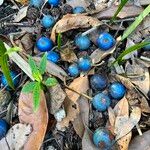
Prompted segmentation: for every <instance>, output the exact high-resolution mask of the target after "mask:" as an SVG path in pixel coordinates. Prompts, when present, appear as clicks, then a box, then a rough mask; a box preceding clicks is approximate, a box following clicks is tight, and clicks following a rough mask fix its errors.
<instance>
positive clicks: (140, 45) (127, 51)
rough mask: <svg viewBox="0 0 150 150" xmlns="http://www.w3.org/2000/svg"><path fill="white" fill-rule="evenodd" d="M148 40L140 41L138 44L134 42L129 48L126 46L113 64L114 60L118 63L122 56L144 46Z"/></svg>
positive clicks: (147, 43)
mask: <svg viewBox="0 0 150 150" xmlns="http://www.w3.org/2000/svg"><path fill="white" fill-rule="evenodd" d="M149 44H150V42H142V43H139V44H135V45H133V46H131V47H129V48H127V49H126V50H124V51H123V52H122V53H121V54H120V55H119V57H118V58H117V59H116V61H115V62H113V64H115V63H116V62H118V63H120V62H121V61H122V60H123V57H124V56H125V55H127V54H129V53H132V52H133V51H136V50H138V49H141V48H143V47H144V46H146V45H149Z"/></svg>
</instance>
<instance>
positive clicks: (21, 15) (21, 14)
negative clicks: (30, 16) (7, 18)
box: [14, 6, 28, 22]
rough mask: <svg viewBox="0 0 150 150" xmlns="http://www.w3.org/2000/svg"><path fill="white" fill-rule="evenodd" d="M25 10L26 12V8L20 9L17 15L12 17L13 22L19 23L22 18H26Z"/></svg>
mask: <svg viewBox="0 0 150 150" xmlns="http://www.w3.org/2000/svg"><path fill="white" fill-rule="evenodd" d="M27 10H28V6H25V7H23V8H21V9H20V10H19V11H18V14H17V15H16V16H14V22H19V21H21V20H22V19H23V18H25V17H26V15H27Z"/></svg>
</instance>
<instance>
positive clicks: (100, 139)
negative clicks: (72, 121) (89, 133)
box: [93, 128, 113, 150]
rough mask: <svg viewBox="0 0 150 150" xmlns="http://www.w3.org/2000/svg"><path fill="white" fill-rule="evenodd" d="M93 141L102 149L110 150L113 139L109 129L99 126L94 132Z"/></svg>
mask: <svg viewBox="0 0 150 150" xmlns="http://www.w3.org/2000/svg"><path fill="white" fill-rule="evenodd" d="M93 143H94V144H95V146H96V147H98V148H100V149H101V150H110V149H111V146H112V145H113V140H112V137H111V135H110V133H109V131H108V130H106V129H100V128H98V129H97V130H95V132H94V134H93Z"/></svg>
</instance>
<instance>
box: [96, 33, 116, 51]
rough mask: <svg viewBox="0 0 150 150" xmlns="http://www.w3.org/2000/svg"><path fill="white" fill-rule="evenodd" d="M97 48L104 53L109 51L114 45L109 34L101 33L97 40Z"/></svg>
mask: <svg viewBox="0 0 150 150" xmlns="http://www.w3.org/2000/svg"><path fill="white" fill-rule="evenodd" d="M96 42H97V46H98V47H99V48H100V49H101V50H104V51H107V50H109V49H110V48H112V47H113V46H114V45H115V39H114V38H113V37H112V36H111V35H110V34H109V33H106V32H104V33H101V34H100V35H99V37H98V38H97V41H96Z"/></svg>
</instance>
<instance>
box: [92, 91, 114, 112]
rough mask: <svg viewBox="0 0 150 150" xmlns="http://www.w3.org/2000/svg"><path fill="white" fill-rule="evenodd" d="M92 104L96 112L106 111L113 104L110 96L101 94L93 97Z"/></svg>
mask: <svg viewBox="0 0 150 150" xmlns="http://www.w3.org/2000/svg"><path fill="white" fill-rule="evenodd" d="M92 104H93V106H94V108H95V109H96V110H99V111H106V110H107V108H108V107H109V106H110V104H111V100H110V98H109V96H108V95H106V94H104V93H99V94H96V95H95V96H94V97H93V99H92Z"/></svg>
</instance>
